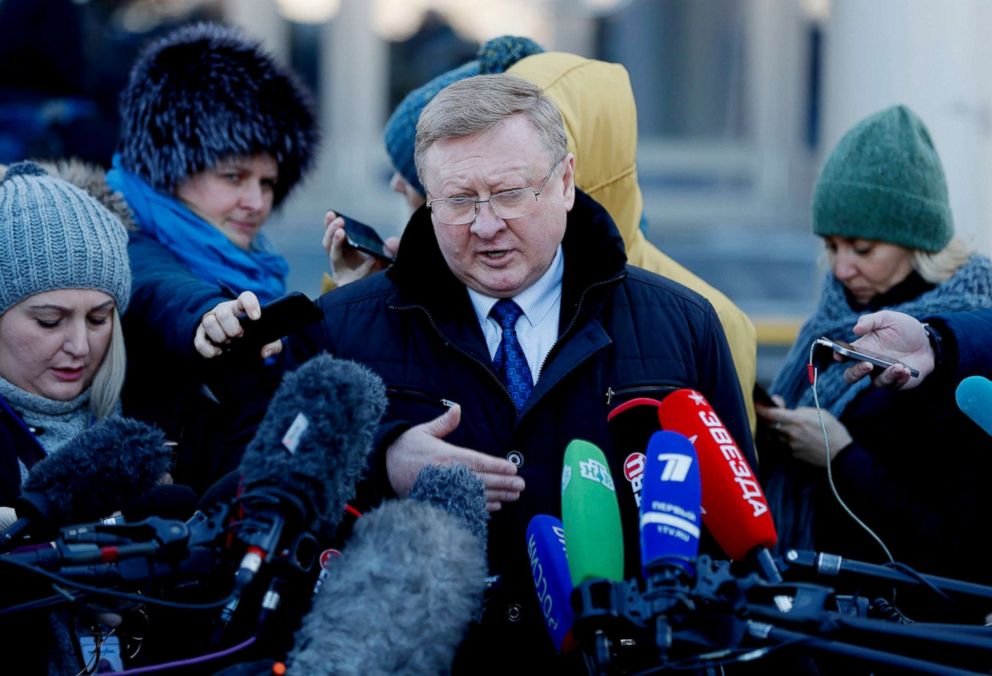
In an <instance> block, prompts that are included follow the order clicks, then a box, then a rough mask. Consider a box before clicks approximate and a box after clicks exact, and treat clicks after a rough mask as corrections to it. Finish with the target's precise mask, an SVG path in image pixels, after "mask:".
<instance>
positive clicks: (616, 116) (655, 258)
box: [507, 52, 757, 432]
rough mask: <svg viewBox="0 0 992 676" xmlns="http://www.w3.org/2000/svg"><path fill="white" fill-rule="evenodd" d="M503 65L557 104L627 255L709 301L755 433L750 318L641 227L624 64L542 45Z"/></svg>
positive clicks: (589, 184)
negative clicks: (540, 49) (541, 50)
mask: <svg viewBox="0 0 992 676" xmlns="http://www.w3.org/2000/svg"><path fill="white" fill-rule="evenodd" d="M507 72H508V73H511V74H513V75H516V76H518V77H522V78H523V79H525V80H528V81H529V82H532V83H534V84H536V85H537V86H539V87H540V88H541V89H543V90H544V92H545V94H547V95H548V96H549V97H550V98H551V100H553V101H554V102H555V103H556V104H557V105H558V108H559V110H561V114H562V117H563V118H564V120H565V132H566V133H567V134H568V149H569V151H570V152H571V153H572V154H574V155H575V158H576V161H575V184H576V185H577V186H578V187H579V188H581V189H582V190H584V191H585V192H586V193H587V194H588V195H590V196H591V197H592V198H593V199H595V200H596V201H597V202H599V203H600V204H602V205H603V206H604V207H606V210H607V211H608V212H609V213H610V216H612V217H613V220H614V222H615V223H616V225H617V228H618V229H619V230H620V234H621V235H622V236H623V241H624V245H625V246H626V248H627V260H628V262H629V263H630V264H631V265H636V266H638V267H641V268H645V269H647V270H650V271H651V272H656V273H658V274H660V275H664V276H665V277H668V278H669V279H673V280H675V281H676V282H679V283H680V284H684V285H685V286H687V287H689V288H690V289H692V290H693V291H695V292H696V293H698V294H700V295H701V296H703V297H704V298H706V299H707V300H708V301H709V302H710V303H711V304H712V305H713V308H714V309H715V310H716V313H717V315H718V316H719V317H720V323H721V324H722V325H723V330H724V333H726V334H727V342H728V343H729V344H730V351H731V353H732V354H733V357H734V366H735V367H736V369H737V376H738V378H739V379H740V381H741V390H742V394H743V396H744V402H745V404H746V406H747V410H748V417H749V418H750V420H751V431H752V432H753V431H754V428H755V418H754V406H753V398H752V397H753V395H752V390H753V389H754V382H755V377H756V371H757V337H756V335H755V330H754V325H753V324H752V323H751V320H750V319H748V317H747V315H745V314H744V313H743V312H742V311H741V310H740V309H739V308H738V307H737V306H736V305H734V304H733V303H732V302H731V301H730V299H729V298H727V297H726V296H725V295H724V294H723V293H721V292H720V291H718V290H717V289H715V288H713V287H712V286H710V285H709V284H707V283H706V282H704V281H703V280H702V279H700V278H699V277H698V276H696V275H695V274H693V273H692V272H690V271H689V270H687V269H686V268H684V267H683V266H681V265H679V264H678V263H676V262H675V261H674V260H672V259H671V258H669V257H668V256H666V255H665V254H664V253H662V252H661V251H660V250H658V248H657V247H655V246H654V245H653V244H651V242H649V241H648V240H647V238H646V237H645V236H644V233H642V232H641V228H640V224H641V215H642V213H643V210H644V198H643V196H642V195H641V189H640V186H638V184H637V104H636V102H635V101H634V91H633V89H632V88H631V86H630V77H629V76H628V74H627V69H626V68H624V67H623V66H621V65H620V64H617V63H607V62H605V61H596V60H594V59H587V58H585V57H583V56H577V55H575V54H567V53H564V52H545V53H543V54H535V55H533V56H528V57H527V58H525V59H521V60H520V61H518V62H517V63H516V64H514V65H513V66H512V67H511V68H509V69H508V70H507Z"/></svg>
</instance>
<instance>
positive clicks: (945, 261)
mask: <svg viewBox="0 0 992 676" xmlns="http://www.w3.org/2000/svg"><path fill="white" fill-rule="evenodd" d="M973 253H975V250H974V249H973V248H972V247H971V245H969V244H967V243H966V242H965V241H964V240H962V239H959V238H957V237H954V238H953V239H951V241H950V242H948V243H947V246H945V247H944V248H943V249H941V250H940V251H937V252H936V253H935V252H932V251H923V250H922V249H914V250H913V269H914V270H916V273H917V274H918V275H919V276H920V277H922V278H923V279H925V280H926V281H928V282H930V283H931V284H943V283H944V282H946V281H947V280H948V279H950V278H951V277H953V276H954V273H955V272H957V271H958V269H959V268H960V267H961V266H962V265H964V264H965V263H967V262H968V259H969V258H971V256H972V254H973Z"/></svg>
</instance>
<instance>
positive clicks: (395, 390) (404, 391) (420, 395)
mask: <svg viewBox="0 0 992 676" xmlns="http://www.w3.org/2000/svg"><path fill="white" fill-rule="evenodd" d="M390 394H393V395H396V396H400V397H405V398H408V399H418V400H422V401H426V402H429V403H432V404H434V403H440V404H441V406H444V407H445V408H451V407H452V406H454V405H455V404H456V403H457V402H454V401H451V400H450V399H444V398H438V397H434V396H431V395H430V394H428V393H427V392H423V391H421V390H415V389H413V388H400V387H387V388H386V395H387V396H388V395H390Z"/></svg>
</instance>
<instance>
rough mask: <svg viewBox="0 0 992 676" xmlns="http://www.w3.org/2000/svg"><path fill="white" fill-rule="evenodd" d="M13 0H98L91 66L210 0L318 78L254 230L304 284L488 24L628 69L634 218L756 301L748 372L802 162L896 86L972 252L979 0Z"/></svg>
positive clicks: (783, 267) (401, 211)
mask: <svg viewBox="0 0 992 676" xmlns="http://www.w3.org/2000/svg"><path fill="white" fill-rule="evenodd" d="M15 2H17V0H0V16H2V15H3V9H4V7H5V6H10V5H11V4H12V3H15ZM30 2H32V3H34V2H37V3H38V4H37V5H35V6H36V7H37V6H41V5H50V6H51V7H52V8H53V9H52V11H56V10H55V9H54V8H55V7H56V6H57V5H59V4H61V5H68V4H74V5H77V6H79V7H83V8H88V9H89V10H90V14H91V15H100V14H102V15H104V16H106V17H107V19H106V22H107V25H106V26H104V32H103V33H100V32H99V30H95V29H94V28H93V27H92V25H88V27H87V31H88V33H87V34H88V35H89V36H90V37H89V38H87V39H89V40H90V41H91V42H92V41H93V40H94V39H96V40H97V44H95V45H93V44H91V50H95V53H97V54H98V55H99V57H100V58H99V59H94V62H95V63H102V64H106V63H108V62H113V60H114V58H117V57H120V58H119V60H124V61H130V60H131V59H132V58H133V51H134V47H133V45H134V43H135V41H136V40H137V39H139V38H141V36H142V31H144V33H145V34H146V37H151V36H153V35H156V34H159V33H160V31H157V30H155V26H156V25H157V26H159V27H166V26H168V25H172V23H175V22H176V21H179V20H186V19H195V18H203V17H220V18H223V19H224V20H226V21H230V22H232V23H235V24H238V25H241V26H243V27H244V28H245V29H246V30H248V31H249V32H251V33H253V34H255V35H257V36H259V37H260V38H261V39H263V40H264V41H265V43H266V44H267V45H268V47H269V48H270V49H271V50H272V51H273V52H275V53H276V54H277V55H278V56H279V57H280V58H283V59H284V60H286V61H287V62H289V63H290V64H291V65H292V66H293V67H294V68H295V69H296V70H297V71H298V72H300V73H301V75H302V76H303V77H304V79H305V80H306V81H308V83H309V84H310V85H311V86H312V87H313V88H314V90H315V93H316V94H317V98H318V101H319V105H320V116H321V121H322V125H323V129H324V142H323V149H322V153H321V157H320V161H319V163H318V166H317V170H316V171H315V172H314V175H312V176H311V178H310V179H309V180H308V181H307V182H306V183H305V184H304V186H303V187H302V188H301V189H300V190H299V191H298V192H297V193H296V194H295V195H294V196H293V197H292V198H291V199H290V200H289V201H288V202H287V203H286V205H285V207H284V208H283V209H282V211H281V212H280V213H279V214H278V215H277V216H276V219H275V221H276V222H275V223H274V224H273V225H272V226H270V227H269V228H268V230H269V234H270V236H271V237H272V239H273V240H274V241H275V242H276V244H277V246H279V247H280V249H281V250H282V251H283V252H284V253H285V254H286V255H287V257H289V258H290V262H291V266H292V269H293V273H292V276H291V279H290V283H291V285H292V286H294V287H295V288H299V289H300V290H303V291H305V292H308V293H311V294H316V292H317V288H318V285H319V272H320V271H321V270H323V269H324V267H325V266H326V261H325V260H324V258H323V255H322V252H321V250H320V234H321V230H322V222H323V213H324V211H326V210H327V209H328V208H335V209H339V210H341V211H343V212H345V213H348V214H350V215H352V216H354V217H356V218H359V219H361V220H364V221H366V222H368V223H370V224H372V225H374V226H376V227H377V228H378V229H380V230H381V231H382V232H383V233H384V234H391V233H395V232H398V231H399V229H400V228H401V227H402V224H403V223H404V222H405V220H406V215H407V214H406V211H405V207H404V205H403V204H402V200H401V199H400V198H399V197H398V196H395V195H392V194H391V193H389V189H388V179H389V176H390V174H391V170H390V167H389V163H388V159H387V157H386V154H385V151H384V149H383V143H382V127H383V125H384V123H385V120H386V118H387V117H388V115H389V112H390V110H391V107H392V105H394V104H395V102H396V101H397V100H398V99H399V98H400V97H401V96H402V95H403V93H404V92H405V91H407V90H408V89H409V88H410V87H411V86H415V85H416V84H419V82H418V81H425V80H426V79H428V78H429V77H431V76H433V75H434V74H437V73H439V72H443V71H445V70H447V69H449V68H451V67H452V66H453V65H455V64H457V63H460V62H462V61H464V60H465V59H466V58H468V56H469V55H471V54H472V53H473V52H474V50H475V48H476V47H477V45H478V44H480V43H481V42H483V41H485V40H487V39H489V38H491V37H495V36H497V35H501V34H505V33H513V34H518V35H526V36H529V37H532V38H534V39H535V40H537V41H538V42H540V43H541V44H543V45H544V46H545V47H546V48H548V49H550V50H563V51H571V52H576V53H579V54H583V55H585V56H589V57H595V58H600V59H605V60H608V61H616V62H619V63H622V64H624V65H625V66H626V67H627V69H628V70H629V72H630V75H631V81H632V84H633V87H634V92H635V96H636V97H637V102H638V111H639V124H638V127H639V129H638V132H639V151H638V162H639V173H640V179H641V185H642V188H643V190H644V196H645V215H646V218H647V223H648V228H649V229H648V236H649V237H650V238H651V239H652V240H653V241H654V242H655V243H656V244H658V246H660V247H661V248H662V249H663V250H665V251H666V252H668V253H669V254H671V255H673V256H674V257H675V258H676V259H678V260H680V261H681V262H683V263H684V264H685V265H687V266H688V267H689V268H690V269H692V270H694V271H695V272H697V274H699V275H700V276H702V277H703V278H705V279H707V280H708V281H710V282H711V283H713V284H714V285H716V286H718V287H719V288H721V289H722V290H724V291H725V292H726V293H727V294H728V295H729V296H731V298H733V299H734V300H735V301H736V302H737V303H738V304H739V305H740V306H741V307H742V308H743V309H744V310H745V311H746V312H748V313H749V314H750V315H751V316H752V317H753V318H754V319H755V322H756V324H757V325H758V327H759V336H760V339H761V341H762V349H763V350H764V351H765V352H766V356H767V358H766V359H764V360H762V362H761V363H762V364H763V365H762V366H761V369H762V372H761V373H759V377H761V378H762V379H767V378H768V377H770V372H771V370H773V368H774V364H775V359H774V356H775V355H776V354H778V353H780V352H781V351H782V350H783V349H784V347H785V346H787V344H788V343H789V342H790V341H791V337H792V334H793V332H794V330H795V328H796V322H797V320H798V319H800V318H802V317H803V316H804V315H805V314H806V313H807V312H808V311H809V310H810V309H811V307H812V303H813V300H814V299H815V297H816V296H817V293H818V286H819V283H820V279H821V277H822V274H823V272H822V270H820V269H819V268H818V266H817V258H818V256H819V253H820V249H821V245H820V242H819V241H818V240H817V238H815V237H813V236H812V235H811V234H810V222H809V207H810V196H811V192H812V186H813V183H814V181H815V178H816V174H817V171H818V168H819V164H820V162H821V161H822V159H823V158H824V156H825V154H826V153H827V152H829V150H830V149H831V148H832V147H833V145H834V144H835V143H836V141H837V140H838V139H839V138H840V136H841V134H843V132H844V131H845V130H846V129H847V128H849V127H850V126H851V125H852V124H853V123H854V122H856V121H857V120H859V119H861V118H862V117H864V116H866V115H868V114H870V113H872V112H875V111H877V110H880V109H882V108H884V107H886V106H888V105H892V104H895V103H905V104H908V105H909V106H910V107H912V108H913V109H914V110H916V111H917V112H918V113H919V114H920V116H921V117H922V118H923V120H924V121H925V122H926V123H927V125H928V126H929V128H930V130H931V132H932V134H933V137H934V141H935V144H936V146H937V149H938V151H939V153H940V155H941V157H942V159H943V161H944V165H945V169H946V171H947V174H948V183H949V186H950V191H951V202H952V207H953V210H954V214H955V220H956V225H957V231H958V233H959V234H960V235H962V236H964V237H965V238H967V239H969V240H971V241H972V242H973V243H974V244H975V245H976V246H977V247H978V248H979V249H980V250H982V251H984V252H985V253H992V193H990V191H988V190H987V189H986V186H988V185H990V183H992V80H990V78H989V77H988V76H987V75H986V74H985V68H984V65H985V64H987V63H989V62H990V59H989V57H990V56H992V54H990V52H992V44H990V41H989V40H988V39H987V38H986V37H985V35H984V32H985V30H984V29H985V27H987V26H989V25H992V3H990V2H988V0H955V1H954V2H939V1H938V0H155V1H154V2H152V1H150V0H131V1H130V2H123V1H122V2H101V1H99V0H89V1H88V2H87V1H85V0H75V1H74V3H67V2H56V1H55V0H30ZM125 10H126V11H127V16H126V17H125ZM74 11H78V7H77V9H76V10H74ZM156 12H157V13H158V14H157V15H156ZM156 16H157V20H158V23H157V24H156ZM142 19H144V21H145V24H144V25H142V23H141V21H142ZM128 22H130V23H128ZM128 25H129V26H131V30H130V32H128V31H127V30H125V29H126V28H127V26H128ZM136 26H137V28H135V27H136ZM3 29H4V26H0V32H2V31H3ZM93 35H96V36H98V37H97V38H93V37H92V36H93ZM101 35H102V38H101V37H100V36H101ZM122 35H126V36H127V37H126V38H124V37H121V36H122ZM115 37H116V40H117V42H116V43H115V41H114V39H112V38H115ZM122 45H126V48H125V47H124V46H122ZM115 54H116V55H117V57H115V56H114V55H115ZM108 56H109V57H111V58H110V59H109V60H108ZM8 70H9V69H8ZM2 87H3V83H0V104H2V103H3V98H2V94H3V89H2ZM0 107H2V105H0ZM8 110H10V109H8ZM0 112H2V110H0ZM0 125H2V120H0ZM2 138H3V129H2V127H0V141H2ZM2 149H3V146H2V144H0V150H2ZM2 161H3V160H2V159H0V162H2Z"/></svg>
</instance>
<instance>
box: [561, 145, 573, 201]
mask: <svg viewBox="0 0 992 676" xmlns="http://www.w3.org/2000/svg"><path fill="white" fill-rule="evenodd" d="M561 163H562V164H563V165H564V166H565V168H564V170H563V171H562V176H561V180H562V197H563V198H564V200H565V209H566V210H568V211H571V210H572V207H573V206H575V155H573V154H572V153H568V154H567V155H565V159H563V160H562V161H561Z"/></svg>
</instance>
